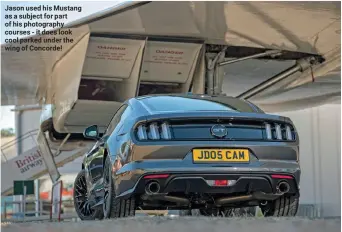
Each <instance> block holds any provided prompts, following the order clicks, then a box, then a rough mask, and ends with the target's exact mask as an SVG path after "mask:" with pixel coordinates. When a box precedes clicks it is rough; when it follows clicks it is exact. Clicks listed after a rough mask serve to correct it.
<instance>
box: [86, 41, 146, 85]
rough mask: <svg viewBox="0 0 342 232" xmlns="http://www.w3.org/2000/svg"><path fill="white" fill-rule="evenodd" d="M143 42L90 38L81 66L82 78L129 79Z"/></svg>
mask: <svg viewBox="0 0 342 232" xmlns="http://www.w3.org/2000/svg"><path fill="white" fill-rule="evenodd" d="M143 44H144V41H140V40H127V39H112V38H98V37H94V38H90V39H89V44H88V49H87V53H86V58H85V61H84V65H83V72H82V74H83V75H84V76H92V77H106V78H111V77H112V78H120V79H126V78H129V77H130V75H131V72H132V69H133V66H134V63H135V62H136V58H137V55H138V52H139V50H140V49H142V47H143Z"/></svg>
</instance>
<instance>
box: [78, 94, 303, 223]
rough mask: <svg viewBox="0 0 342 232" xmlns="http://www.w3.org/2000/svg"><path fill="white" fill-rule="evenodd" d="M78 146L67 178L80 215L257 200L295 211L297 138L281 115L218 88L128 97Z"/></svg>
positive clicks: (274, 212)
mask: <svg viewBox="0 0 342 232" xmlns="http://www.w3.org/2000/svg"><path fill="white" fill-rule="evenodd" d="M84 136H85V137H86V138H88V139H95V140H97V142H96V144H95V145H94V147H93V148H92V149H91V150H90V151H89V152H88V153H87V154H86V155H85V157H84V162H83V164H82V171H81V172H80V173H79V174H78V176H77V178H76V180H75V185H74V204H75V208H76V212H77V213H78V215H79V217H80V218H81V219H83V220H93V219H101V218H103V217H105V218H117V217H127V216H134V214H135V210H136V209H146V210H151V209H154V210H157V209H158V210H165V209H176V210H180V212H181V214H182V215H191V212H193V209H196V210H197V212H199V213H200V214H201V215H222V216H229V215H230V212H232V210H233V209H235V208H242V207H250V206H260V208H261V210H262V212H263V214H264V215H265V216H295V214H296V212H297V209H298V203H299V181H300V166H299V140H298V135H297V132H296V130H295V127H294V125H293V123H292V121H291V120H290V119H289V118H286V117H281V116H276V115H269V114H265V113H264V112H263V111H262V110H260V109H259V108H258V107H257V106H255V105H254V104H252V103H250V102H248V101H244V100H241V99H236V98H233V97H224V96H207V95H185V94H184V95H149V96H140V97H136V98H132V99H130V100H128V101H126V102H125V103H123V104H122V106H121V107H120V108H119V110H118V111H117V112H116V113H115V114H114V116H113V118H112V120H111V122H110V123H109V125H108V128H107V129H106V131H105V132H104V133H103V134H102V135H100V134H99V131H98V128H97V126H96V125H92V126H90V127H88V128H87V129H86V130H85V132H84Z"/></svg>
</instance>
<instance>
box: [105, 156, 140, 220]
mask: <svg viewBox="0 0 342 232" xmlns="http://www.w3.org/2000/svg"><path fill="white" fill-rule="evenodd" d="M110 166H111V162H110V158H109V157H108V156H107V158H106V161H105V166H104V169H103V172H104V175H103V182H104V188H105V198H104V202H103V214H104V217H105V218H121V217H132V216H134V215H135V199H134V198H133V197H130V198H128V199H118V198H116V194H115V189H114V182H113V178H112V171H111V168H110Z"/></svg>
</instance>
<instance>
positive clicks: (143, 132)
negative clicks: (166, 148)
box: [136, 122, 172, 140]
mask: <svg viewBox="0 0 342 232" xmlns="http://www.w3.org/2000/svg"><path fill="white" fill-rule="evenodd" d="M136 135H137V137H138V139H139V140H170V139H171V138H172V135H171V128H170V125H169V124H168V123H167V122H162V123H158V122H152V123H147V124H140V125H139V126H138V127H137V130H136Z"/></svg>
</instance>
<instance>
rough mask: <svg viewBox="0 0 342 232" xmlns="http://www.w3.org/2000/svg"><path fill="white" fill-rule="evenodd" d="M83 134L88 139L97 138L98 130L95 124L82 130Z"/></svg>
mask: <svg viewBox="0 0 342 232" xmlns="http://www.w3.org/2000/svg"><path fill="white" fill-rule="evenodd" d="M83 136H84V137H85V138H88V139H98V138H99V131H98V128H97V125H92V126H89V127H87V128H86V129H85V130H84V132H83Z"/></svg>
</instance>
